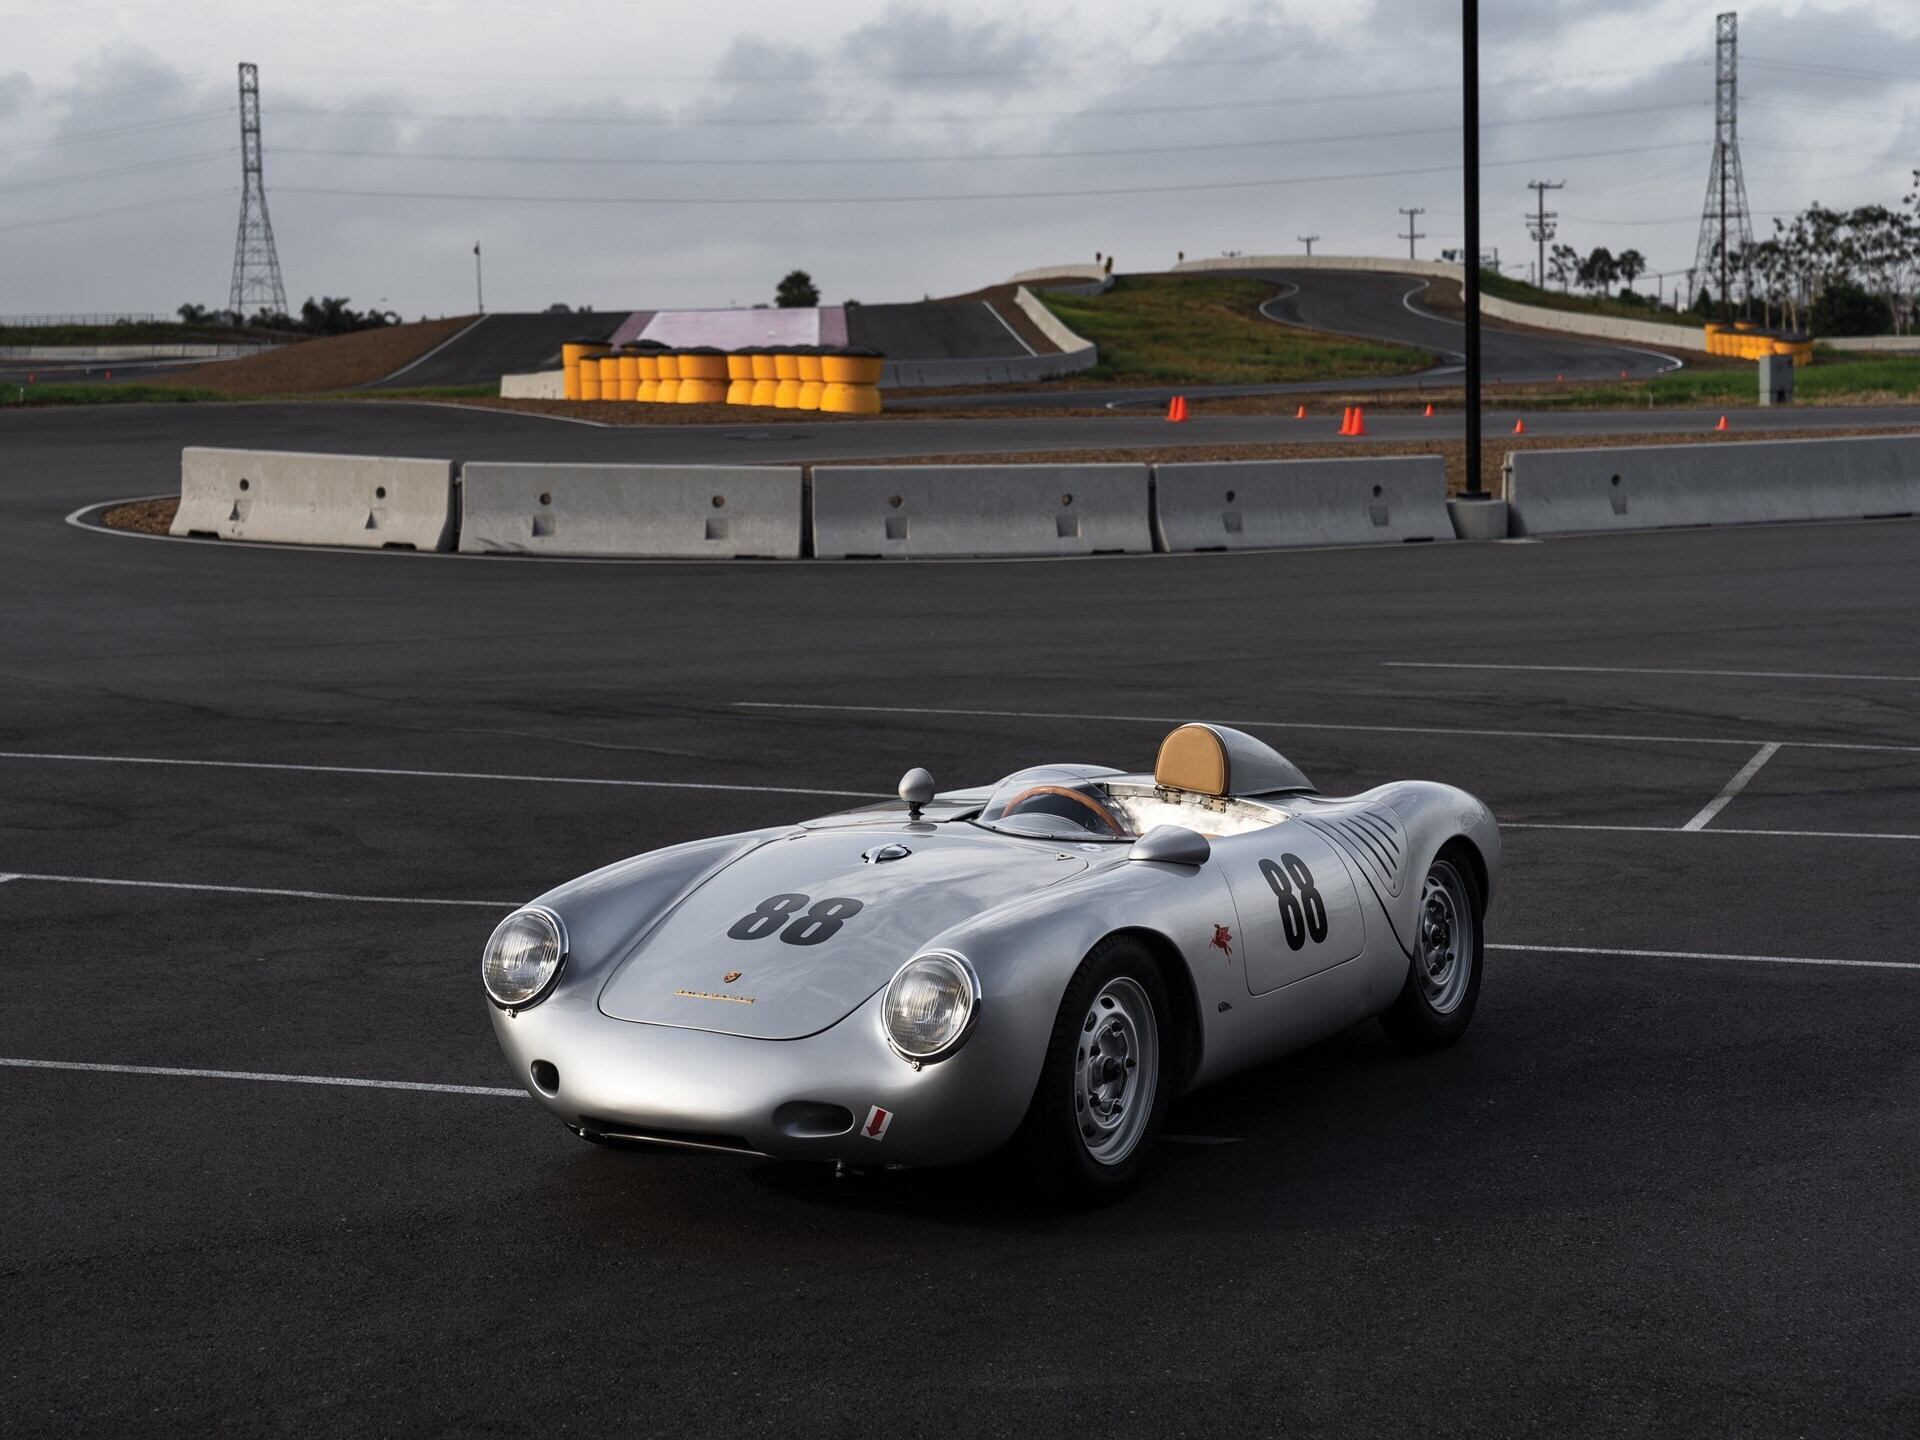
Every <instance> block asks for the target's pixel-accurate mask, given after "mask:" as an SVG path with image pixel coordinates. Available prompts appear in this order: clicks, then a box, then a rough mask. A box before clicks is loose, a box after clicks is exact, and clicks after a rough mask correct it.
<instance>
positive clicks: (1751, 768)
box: [1680, 741, 1780, 830]
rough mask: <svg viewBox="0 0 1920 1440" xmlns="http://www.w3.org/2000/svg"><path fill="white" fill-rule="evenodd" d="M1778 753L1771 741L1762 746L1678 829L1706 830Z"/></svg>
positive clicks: (1777, 747)
mask: <svg viewBox="0 0 1920 1440" xmlns="http://www.w3.org/2000/svg"><path fill="white" fill-rule="evenodd" d="M1779 753H1780V747H1779V745H1777V744H1775V743H1774V742H1772V741H1769V742H1767V743H1766V744H1765V745H1762V746H1761V747H1760V748H1759V749H1758V750H1756V751H1755V752H1754V754H1753V758H1752V759H1751V760H1749V761H1747V763H1746V764H1744V765H1742V766H1741V767H1740V768H1739V769H1738V770H1736V771H1735V772H1734V775H1733V778H1732V779H1731V780H1729V781H1727V784H1726V788H1725V789H1723V790H1722V791H1721V792H1720V793H1719V794H1718V795H1716V796H1714V797H1713V799H1711V800H1709V801H1708V802H1707V803H1706V804H1705V805H1704V806H1702V807H1701V809H1700V813H1699V814H1698V815H1696V816H1694V817H1693V818H1692V819H1691V820H1689V821H1687V823H1686V824H1685V825H1682V826H1681V827H1680V828H1681V829H1682V830H1704V829H1706V828H1707V822H1708V821H1710V820H1712V819H1713V817H1714V816H1716V815H1718V814H1719V813H1720V812H1721V811H1722V810H1724V809H1726V808H1727V806H1728V804H1729V803H1730V802H1731V801H1732V800H1733V797H1734V796H1736V795H1738V794H1739V793H1740V792H1741V791H1742V790H1744V789H1746V788H1747V782H1748V781H1749V780H1751V779H1753V777H1754V776H1756V775H1758V774H1759V773H1760V767H1761V766H1762V765H1765V764H1766V763H1767V761H1769V760H1771V759H1772V758H1773V757H1774V756H1775V755H1778V754H1779Z"/></svg>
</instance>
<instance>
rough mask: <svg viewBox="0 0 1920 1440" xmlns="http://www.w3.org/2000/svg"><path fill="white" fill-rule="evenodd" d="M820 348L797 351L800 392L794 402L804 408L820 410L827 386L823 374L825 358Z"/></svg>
mask: <svg viewBox="0 0 1920 1440" xmlns="http://www.w3.org/2000/svg"><path fill="white" fill-rule="evenodd" d="M825 358H826V357H825V356H823V355H822V354H821V353H820V351H819V350H818V349H812V350H800V351H797V352H795V354H794V361H795V363H796V364H797V365H798V367H799V370H800V393H799V394H798V395H796V396H795V397H794V404H795V405H796V406H798V407H799V408H800V409H802V410H818V409H819V408H820V398H821V392H823V391H824V390H825V389H826V388H827V382H826V380H825V378H824V377H823V376H822V374H821V367H822V364H823V362H824V360H825Z"/></svg>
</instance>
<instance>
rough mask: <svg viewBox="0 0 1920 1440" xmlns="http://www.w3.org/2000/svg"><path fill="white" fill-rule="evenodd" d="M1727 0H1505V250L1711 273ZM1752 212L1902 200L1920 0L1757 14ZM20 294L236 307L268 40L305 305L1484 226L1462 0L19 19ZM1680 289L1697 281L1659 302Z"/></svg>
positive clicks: (563, 8) (1748, 74)
mask: <svg viewBox="0 0 1920 1440" xmlns="http://www.w3.org/2000/svg"><path fill="white" fill-rule="evenodd" d="M1724 3H1726V0H1613V3H1609V4H1602V5H1596V4H1593V3H1590V0H1578V3H1574V0H1485V3H1483V5H1482V17H1481V26H1482V61H1481V64H1482V74H1483V87H1482V88H1483V101H1482V105H1483V118H1484V120H1485V122H1486V129H1485V131H1484V139H1483V159H1484V162H1485V168H1484V171H1483V186H1484V200H1483V206H1484V213H1485V221H1484V224H1485V227H1486V233H1485V236H1484V241H1485V243H1486V244H1488V245H1497V246H1498V247H1499V251H1500V256H1501V259H1502V260H1503V262H1506V263H1507V264H1508V265H1509V266H1510V267H1511V266H1513V265H1516V264H1517V265H1518V266H1519V268H1520V270H1521V272H1522V273H1523V274H1524V272H1525V267H1526V263H1527V261H1528V260H1529V259H1530V258H1531V254H1532V248H1533V247H1532V245H1531V243H1530V242H1529V241H1528V239H1527V233H1526V227H1525V225H1524V223H1523V220H1522V215H1523V212H1524V211H1526V210H1527V209H1528V208H1529V207H1530V205H1531V203H1532V196H1531V194H1530V192H1529V191H1528V190H1527V188H1526V182H1527V181H1528V180H1531V179H1548V180H1564V181H1566V182H1567V188H1566V189H1565V190H1562V191H1558V192H1555V194H1554V196H1553V199H1552V204H1553V207H1554V208H1555V209H1557V210H1558V211H1559V212H1560V214H1561V217H1562V218H1561V220H1560V238H1561V239H1562V240H1564V241H1567V242H1569V243H1571V244H1573V245H1575V246H1577V247H1579V248H1580V249H1582V250H1586V249H1588V248H1591V247H1592V246H1594V245H1606V246H1608V247H1610V248H1612V249H1614V250H1619V249H1623V248H1626V247H1629V246H1632V247H1635V248H1638V249H1639V250H1641V251H1642V252H1643V253H1645V254H1646V255H1647V256H1648V257H1649V258H1650V260H1651V262H1652V264H1653V267H1654V268H1655V269H1659V270H1665V271H1668V272H1673V271H1678V270H1684V268H1685V267H1686V266H1687V265H1688V264H1689V263H1691V261H1692V258H1693V249H1694V241H1695V235H1696V231H1697V228H1698V216H1699V211H1700V205H1701V200H1702V196H1703V192H1704V188H1705V183H1706V173H1707V168H1708V159H1709V155H1710V147H1711V139H1712V123H1713V110H1712V82H1713V68H1712V33H1713V18H1714V14H1715V12H1716V11H1717V10H1718V9H1720V8H1721V6H1722V5H1723V4H1724ZM1740 21H1741V126H1740V129H1741V142H1742V143H1741V149H1742V154H1743V157H1744V160H1745V166H1746V178H1747V188H1748V193H1749V196H1750V199H1751V203H1752V207H1753V209H1754V211H1755V214H1756V217H1757V218H1756V229H1757V230H1758V231H1760V232H1761V233H1766V232H1768V231H1769V230H1770V226H1771V222H1770V220H1769V219H1768V218H1767V217H1768V216H1769V215H1770V214H1771V213H1774V212H1790V211H1793V210H1795V209H1797V208H1799V207H1801V206H1803V205H1805V204H1806V203H1807V202H1808V201H1810V200H1815V199H1817V200H1820V201H1822V202H1824V203H1826V204H1829V205H1835V206H1845V205H1852V204H1858V203H1864V202H1867V201H1872V200H1877V201H1885V202H1887V203H1898V201H1899V199H1900V197H1901V196H1902V195H1904V194H1905V193H1906V192H1907V191H1908V190H1909V189H1911V188H1912V186H1911V183H1910V173H1911V171H1912V170H1913V168H1914V167H1915V166H1920V5H1916V4H1915V3H1913V0H1862V3H1814V4H1803V3H1792V0H1767V3H1757V4H1750V5H1745V6H1742V7H1741V10H1740ZM0 23H3V24H4V30H3V31H0V33H5V34H6V35H7V36H8V37H9V42H10V43H9V44H8V45H7V46H6V47H5V49H4V50H0V314H9V315H15V314H23V313H41V312H53V311H88V312H97V311H111V310H133V311H170V310H172V309H173V308H174V307H175V306H177V305H178V304H180V303H181V302H183V301H189V300H191V301H197V302H200V303H203V304H209V305H222V304H224V303H225V300H226V295H227V286H228V281H229V276H230V269H231V264H232V253H233V235H234V226H235V221H236V219H237V215H238V204H239V199H238V197H239V150H238V143H237V130H238V119H237V110H236V105H235V95H234V91H235V73H234V66H235V63H236V62H238V61H242V60H246V61H253V62H256V63H257V64H258V65H259V66H260V74H261V89H262V97H263V104H262V110H263V116H264V135H265V144H266V180H267V190H268V199H269V204H270V209H271V214H272V219H273V224H274V229H275V232H276V235H277V239H278V242H279V251H280V260H281V265H282V268H283V270H284V272H285V276H286V283H287V289H288V294H289V297H290V299H291V300H292V301H293V303H294V304H295V305H296V306H297V305H298V304H299V302H300V300H301V299H303V298H304V297H306V296H308V295H315V294H333V295H346V296H349V297H351V298H352V300H353V302H354V303H355V305H356V306H364V305H367V304H373V303H377V304H381V305H383V306H385V307H389V308H393V309H398V310H400V311H402V312H403V313H404V314H405V315H407V316H408V317H409V318H412V317H414V316H417V315H420V314H456V313H465V312H467V311H470V310H471V309H472V308H473V300H474V295H473V280H474V276H473V255H472V248H473V245H474V243H475V242H476V241H478V242H480V243H481V244H482V245H483V247H484V258H485V264H486V276H485V279H486V299H487V304H488V306H489V308H493V309H537V308H542V307H544V306H546V305H547V304H549V303H552V302H554V301H566V302H569V303H572V304H592V305H595V306H597V307H603V308H624V307H651V306H695V305H725V304H729V303H741V304H745V303H751V302H753V301H757V300H765V299H768V298H770V297H771V293H772V290H773V286H774V282H775V281H776V280H777V278H778V277H779V276H780V275H781V274H782V273H784V272H785V271H786V270H788V269H790V268H793V267H795V266H799V267H802V268H805V269H807V270H809V271H811V272H812V273H813V275H814V276H815V277H816V279H817V280H818V281H819V283H820V286H821V289H822V291H823V293H824V295H825V297H826V298H827V299H828V300H829V301H839V300H842V299H845V298H847V297H849V296H852V297H856V298H859V299H863V300H868V301H879V300H903V299H914V298H918V297H919V296H921V295H923V294H932V295H941V294H951V293H954V292H957V291H962V290H967V289H971V288H973V287H975V286H978V285H982V284H989V283H992V282H995V281H998V280H1000V279H1003V278H1005V277H1006V275H1008V274H1009V273H1011V272H1012V271H1014V270H1017V269H1023V268H1026V267H1029V266H1034V265H1040V264H1045V263H1052V262H1055V261H1062V260H1091V259H1092V258H1093V256H1094V253H1095V252H1096V251H1103V252H1111V253H1113V254H1115V255H1116V256H1117V257H1118V261H1119V266H1120V268H1121V269H1123V270H1124V269H1158V268H1161V267H1163V266H1165V265H1166V264H1169V263H1171V262H1172V261H1173V259H1174V257H1175V255H1176V253H1177V252H1180V251H1184V252H1185V253H1186V254H1187V255H1188V256H1189V257H1195V256H1202V255H1213V254H1219V253H1222V252H1224V251H1229V250H1235V251H1242V252H1246V253H1262V252H1295V253H1297V252H1298V250H1299V248H1300V247H1299V244H1298V242H1297V240H1296V238H1295V237H1297V236H1300V235H1307V234H1312V235H1317V236H1319V240H1318V241H1317V243H1316V244H1315V246H1314V248H1315V249H1316V250H1317V251H1320V252H1322V253H1336V252H1337V253H1349V254H1386V255H1404V254H1405V253H1406V250H1407V242H1406V241H1405V240H1404V239H1401V238H1398V235H1399V232H1400V230H1401V228H1402V226H1403V223H1404V222H1403V220H1402V217H1401V216H1400V215H1399V214H1397V213H1396V212H1397V209H1398V207H1401V206H1421V207H1424V209H1425V212H1426V213H1425V214H1423V215H1421V216H1420V217H1419V220H1418V229H1419V230H1421V231H1423V232H1424V235H1425V238H1423V239H1421V240H1419V241H1418V242H1417V245H1418V249H1419V253H1420V254H1421V255H1422V256H1432V255H1435V254H1437V253H1438V252H1439V251H1440V250H1441V249H1443V248H1445V247H1448V246H1452V245H1457V244H1458V243H1459V240H1460V230H1461V205H1460V193H1459V191H1460V185H1459V172H1458V168H1457V166H1458V160H1459V153H1460V152H1459V141H1458V133H1457V125H1458V116H1459V89H1458V75H1459V52H1458V37H1457V24H1458V7H1457V6H1455V5H1452V4H1448V3H1441V0H1370V3H1369V0H1342V3H1338V4H1329V3H1326V0H1267V3H1261V0H1235V3H1231V4H1228V3H1216V0H1183V3H1178V4H1160V3H1149V0H1098V3H1094V0H1072V3H1069V0H1056V3H1053V4H1015V3H1010V0H972V3H968V4H961V3H953V0H872V3H852V0H812V3H809V4H807V5H804V6H800V5H785V4H782V5H775V4H768V3H762V4H746V3H727V0H699V3H692V0H650V3H648V4H645V5H634V4H613V3H607V0H592V3H582V0H543V3H541V4H539V5H529V4H513V5H507V4H496V3H490V0H462V3H459V4H453V3H410V4H406V5H391V4H362V3H353V0H331V3H328V4H324V5H316V4H302V5H298V6H294V5H284V4H278V3H273V0H255V3H248V4H242V3H226V0H173V3H170V4H167V5H158V4H151V3H148V4H100V3H88V0H63V3H62V4H60V5H57V6H50V5H46V4H43V3H33V4H21V3H17V0H5V3H0ZM1675 283H1676V281H1675V279H1674V278H1673V276H1672V274H1671V273H1669V275H1668V279H1667V288H1668V289H1669V290H1671V289H1672V288H1673V286H1674V285H1675Z"/></svg>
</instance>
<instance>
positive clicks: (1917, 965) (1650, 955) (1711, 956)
mask: <svg viewBox="0 0 1920 1440" xmlns="http://www.w3.org/2000/svg"><path fill="white" fill-rule="evenodd" d="M1485 948H1486V949H1488V950H1505V951H1510V952H1512V953H1513V954H1516V955H1618V956H1623V957H1626V958H1629V959H1634V960H1739V961H1743V962H1745V963H1747V964H1749V965H1831V966H1837V967H1840V968H1842V969H1848V970H1920V960H1826V959H1818V958H1816V957H1813V956H1809V955H1730V954H1723V953H1721V952H1719V951H1715V950H1618V949H1611V948H1608V947H1607V946H1603V945H1494V944H1491V943H1489V944H1487V945H1486V947H1485Z"/></svg>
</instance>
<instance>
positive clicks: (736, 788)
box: [0, 750, 886, 800]
mask: <svg viewBox="0 0 1920 1440" xmlns="http://www.w3.org/2000/svg"><path fill="white" fill-rule="evenodd" d="M0 760H44V761H52V762H61V763H69V764H75V765H178V766H186V767H190V768H195V769H202V770H287V771H293V772H297V773H304V774H310V775H382V776H391V777H397V778H401V779H421V780H497V781H503V782H507V783H511V784H517V785H606V786H613V787H619V788H625V789H635V790H717V791H722V792H725V793H728V794H738V795H824V796H826V797H827V798H829V799H833V800H884V799H885V798H886V797H885V796H884V795H881V794H878V793H877V792H875V791H872V790H812V789H801V788H799V787H797V786H793V785H722V784H717V783H715V782H713V781H707V780H610V779H603V778H601V777H599V776H594V775H502V774H496V773H494V772H491V771H485V770H397V769H388V768H384V767H381V766H374V765H294V764H286V763H281V762H276V761H268V760H183V759H179V758H176V757H173V756H166V755H62V754H56V753H53V752H50V751H40V750H0Z"/></svg>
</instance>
